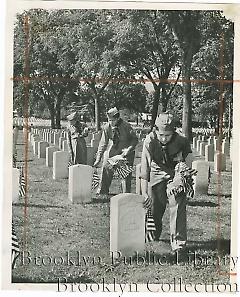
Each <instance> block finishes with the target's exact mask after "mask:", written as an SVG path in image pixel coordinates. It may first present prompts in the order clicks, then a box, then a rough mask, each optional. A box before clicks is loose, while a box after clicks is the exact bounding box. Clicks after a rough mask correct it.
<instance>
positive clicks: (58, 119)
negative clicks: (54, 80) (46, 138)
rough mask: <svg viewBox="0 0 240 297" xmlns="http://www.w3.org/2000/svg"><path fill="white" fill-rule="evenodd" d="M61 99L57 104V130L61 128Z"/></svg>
mask: <svg viewBox="0 0 240 297" xmlns="http://www.w3.org/2000/svg"><path fill="white" fill-rule="evenodd" d="M61 101H62V100H61V99H58V100H57V104H56V128H57V129H60V128H61Z"/></svg>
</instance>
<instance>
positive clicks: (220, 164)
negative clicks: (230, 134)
mask: <svg viewBox="0 0 240 297" xmlns="http://www.w3.org/2000/svg"><path fill="white" fill-rule="evenodd" d="M225 170H226V156H225V155H224V154H223V153H221V152H217V153H216V154H215V155H214V171H215V172H220V171H225Z"/></svg>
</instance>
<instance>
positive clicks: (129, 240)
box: [110, 193, 145, 258]
mask: <svg viewBox="0 0 240 297" xmlns="http://www.w3.org/2000/svg"><path fill="white" fill-rule="evenodd" d="M143 200H144V198H143V196H141V195H138V194H131V193H124V194H119V195H116V196H113V197H112V198H111V202H110V252H111V255H112V256H113V258H116V257H119V253H121V256H133V255H135V254H136V253H142V252H143V251H144V248H145V210H144V208H143Z"/></svg>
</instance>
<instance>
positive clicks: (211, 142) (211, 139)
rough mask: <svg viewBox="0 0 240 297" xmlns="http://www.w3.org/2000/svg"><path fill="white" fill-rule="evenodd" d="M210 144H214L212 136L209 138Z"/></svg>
mask: <svg viewBox="0 0 240 297" xmlns="http://www.w3.org/2000/svg"><path fill="white" fill-rule="evenodd" d="M208 144H214V138H213V137H212V136H210V137H209V138H208Z"/></svg>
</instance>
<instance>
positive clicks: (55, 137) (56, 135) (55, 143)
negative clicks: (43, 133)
mask: <svg viewBox="0 0 240 297" xmlns="http://www.w3.org/2000/svg"><path fill="white" fill-rule="evenodd" d="M59 138H60V133H59V132H55V133H54V136H53V143H54V145H55V146H58V145H59Z"/></svg>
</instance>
